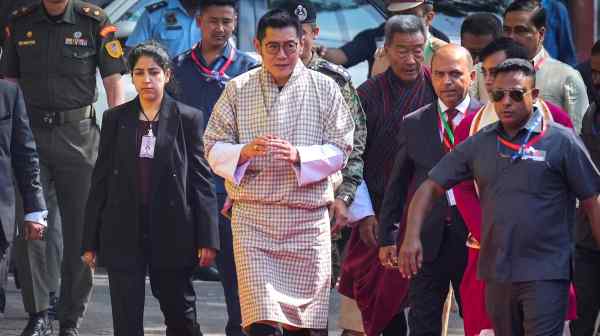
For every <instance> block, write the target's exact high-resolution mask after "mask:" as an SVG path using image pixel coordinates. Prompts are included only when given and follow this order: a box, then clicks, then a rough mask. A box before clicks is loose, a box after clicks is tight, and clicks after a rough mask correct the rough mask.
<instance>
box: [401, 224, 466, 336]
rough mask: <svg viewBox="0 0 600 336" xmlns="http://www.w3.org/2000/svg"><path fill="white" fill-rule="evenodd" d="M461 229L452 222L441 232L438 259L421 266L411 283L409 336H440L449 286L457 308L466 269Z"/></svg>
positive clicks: (409, 292) (463, 237) (462, 231)
mask: <svg viewBox="0 0 600 336" xmlns="http://www.w3.org/2000/svg"><path fill="white" fill-rule="evenodd" d="M461 225H462V223H460V224H459V223H456V222H454V223H453V224H452V225H447V226H446V227H445V228H444V238H443V240H442V245H441V246H440V252H439V254H438V257H437V258H436V259H435V260H433V261H431V262H423V267H422V268H421V270H420V271H419V273H417V275H416V276H415V277H414V278H413V279H412V280H411V282H410V287H409V289H408V298H409V300H410V311H409V312H408V325H409V330H410V334H411V336H425V335H430V336H439V335H441V333H442V313H443V310H444V302H445V301H446V297H447V296H448V291H449V288H450V285H452V288H453V289H454V294H455V296H456V299H457V301H458V304H459V307H460V296H459V293H460V290H459V289H460V282H461V281H462V277H463V273H464V272H465V268H466V267H467V247H466V245H465V243H466V237H465V234H464V227H463V228H461ZM424 243H426V242H424ZM461 315H462V314H461Z"/></svg>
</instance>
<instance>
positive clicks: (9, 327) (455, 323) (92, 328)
mask: <svg viewBox="0 0 600 336" xmlns="http://www.w3.org/2000/svg"><path fill="white" fill-rule="evenodd" d="M194 288H195V290H196V296H197V300H196V305H197V307H198V320H199V323H200V326H201V328H202V332H203V333H204V335H206V336H217V335H218V336H220V335H224V329H225V322H226V319H227V312H226V309H225V301H224V298H223V288H222V287H221V284H220V283H218V282H203V281H195V282H194ZM6 290H7V306H6V312H5V316H4V318H3V319H2V318H1V317H0V336H18V335H19V334H20V333H21V331H22V330H23V328H24V327H25V325H26V324H27V314H26V313H25V311H24V310H23V304H22V301H21V293H20V292H19V290H17V289H16V287H15V284H14V279H13V278H12V276H11V277H10V278H9V284H8V287H7V288H6ZM332 294H333V295H332V296H331V304H330V307H331V313H330V317H329V319H330V322H329V329H330V333H329V334H330V335H339V334H340V332H341V330H339V328H337V323H336V322H337V318H338V314H339V295H338V294H337V293H335V292H333V293H332ZM461 326H462V321H460V318H458V317H457V316H456V314H453V316H452V318H451V323H450V330H451V333H450V335H451V336H458V335H461V334H462V328H461ZM54 327H55V329H54V330H55V332H54V335H57V334H58V332H57V331H58V323H57V322H54ZM144 329H145V334H146V335H164V334H165V327H164V324H163V317H162V313H161V311H160V308H159V306H158V301H156V299H154V297H153V296H152V293H151V292H150V285H149V283H148V281H147V282H146V307H145V312H144ZM80 332H81V336H96V335H112V315H111V308H110V296H109V291H108V279H107V276H106V275H105V274H101V273H100V272H98V273H97V274H96V275H95V276H94V292H93V294H92V301H91V302H90V305H89V306H88V310H87V313H86V316H85V318H84V320H83V323H82V325H81V330H80Z"/></svg>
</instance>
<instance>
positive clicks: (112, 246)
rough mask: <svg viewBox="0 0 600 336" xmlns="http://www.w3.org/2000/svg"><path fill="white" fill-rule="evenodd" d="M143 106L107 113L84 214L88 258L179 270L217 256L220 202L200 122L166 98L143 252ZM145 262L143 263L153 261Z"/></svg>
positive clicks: (197, 112) (197, 113)
mask: <svg viewBox="0 0 600 336" xmlns="http://www.w3.org/2000/svg"><path fill="white" fill-rule="evenodd" d="M140 110H141V107H140V103H139V100H138V98H136V99H134V100H132V101H130V102H128V103H125V104H123V105H121V106H118V107H116V108H113V109H111V110H108V111H107V112H105V114H104V116H103V123H102V125H103V128H102V130H101V136H100V149H99V154H98V161H97V162H96V166H95V167H94V172H93V176H92V186H91V190H90V195H89V199H88V202H87V207H86V215H85V218H86V219H85V230H84V238H83V250H84V251H86V250H92V251H97V253H98V255H99V257H100V260H101V262H102V263H103V264H104V265H105V266H107V267H112V268H128V267H131V266H133V265H135V264H138V263H140V262H147V261H148V262H150V264H151V265H152V266H153V267H154V268H161V269H177V268H186V267H191V266H193V265H195V264H197V262H198V258H197V249H198V248H201V247H210V248H215V249H218V248H219V228H218V217H217V216H218V212H217V200H216V196H215V187H214V183H213V178H212V173H211V171H210V168H209V166H208V163H207V162H206V160H205V158H204V146H203V143H202V134H203V131H204V129H203V127H204V126H203V125H204V121H203V114H202V112H201V111H200V110H197V109H195V108H192V107H190V106H187V105H184V104H182V103H180V102H177V101H175V100H174V99H173V98H171V97H170V96H168V95H167V94H165V96H164V99H163V102H162V105H161V109H160V112H159V117H158V118H159V121H158V131H157V134H156V147H155V152H154V159H153V162H152V176H151V186H150V198H149V205H148V208H149V209H148V214H147V218H148V221H147V223H143V224H144V225H148V229H149V236H148V242H149V244H147V246H145V247H146V248H150V250H151V253H147V251H146V253H145V251H144V250H143V249H141V248H140V247H141V245H142V244H141V241H140V240H141V237H142V223H140V213H139V212H140V210H139V209H140V192H139V185H138V184H139V182H138V181H139V180H138V171H139V166H138V157H139V144H138V137H137V130H138V126H139V111H140ZM149 256H150V259H149V260H145V259H144V258H148V257H149Z"/></svg>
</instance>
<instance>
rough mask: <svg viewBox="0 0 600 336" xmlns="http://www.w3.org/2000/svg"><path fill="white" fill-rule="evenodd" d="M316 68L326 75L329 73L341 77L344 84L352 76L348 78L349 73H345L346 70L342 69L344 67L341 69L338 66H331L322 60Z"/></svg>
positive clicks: (331, 64)
mask: <svg viewBox="0 0 600 336" xmlns="http://www.w3.org/2000/svg"><path fill="white" fill-rule="evenodd" d="M317 66H318V67H319V69H320V70H324V71H326V72H328V73H331V74H334V75H337V76H339V77H341V78H342V79H343V80H344V81H345V82H349V81H350V80H351V79H352V76H350V73H349V72H348V71H346V69H344V67H342V66H340V65H337V64H333V63H331V62H328V61H325V60H322V61H320V62H319V63H318V64H317Z"/></svg>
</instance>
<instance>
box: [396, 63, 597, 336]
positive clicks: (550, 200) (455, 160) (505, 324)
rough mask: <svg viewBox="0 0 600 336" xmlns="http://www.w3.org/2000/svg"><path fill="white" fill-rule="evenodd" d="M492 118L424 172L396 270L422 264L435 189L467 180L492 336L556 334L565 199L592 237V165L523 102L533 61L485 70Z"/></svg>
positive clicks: (561, 311)
mask: <svg viewBox="0 0 600 336" xmlns="http://www.w3.org/2000/svg"><path fill="white" fill-rule="evenodd" d="M493 75H494V85H493V91H492V93H491V97H492V100H493V101H494V105H495V110H496V113H497V114H498V119H499V121H498V122H496V123H494V124H491V125H490V126H488V127H486V128H484V129H483V130H481V131H480V132H479V133H477V134H476V135H474V136H472V137H470V138H469V139H467V140H466V141H464V142H463V143H461V144H459V145H458V146H457V147H456V148H455V150H454V151H452V152H450V153H449V154H447V155H446V156H445V157H444V158H443V159H442V160H441V161H440V163H438V164H437V165H436V167H434V168H433V169H432V170H431V171H430V173H429V179H427V180H426V181H425V182H424V183H423V184H422V185H421V186H420V187H419V189H418V190H417V192H416V193H415V196H414V197H413V201H412V202H411V205H410V208H409V212H408V226H407V230H406V234H405V239H404V242H403V244H402V247H401V250H400V270H401V272H402V273H403V274H404V276H407V277H412V276H415V275H416V274H417V272H418V271H419V269H420V268H421V265H422V255H423V252H422V246H421V240H420V232H421V227H422V223H423V219H424V218H425V217H426V214H427V212H428V210H427V209H429V208H430V206H431V205H432V204H433V202H434V200H435V199H436V198H438V197H440V196H442V195H444V193H445V190H447V189H449V188H452V187H454V186H456V185H457V184H458V183H460V182H461V181H466V180H475V181H476V183H477V186H478V190H479V193H480V195H481V205H482V218H483V221H482V233H481V250H480V251H481V252H480V258H479V264H478V276H479V278H481V279H482V280H483V281H484V282H485V285H486V290H485V297H486V310H487V313H488V314H489V317H490V319H491V321H492V324H493V326H494V332H495V334H496V335H498V336H504V335H517V336H518V335H538V336H559V335H562V332H563V329H564V318H565V315H566V312H567V301H568V300H567V298H568V291H569V279H570V278H571V254H572V252H571V250H572V249H571V246H572V235H571V232H572V228H573V225H574V216H573V214H574V212H575V199H574V197H577V198H578V199H579V203H580V206H581V207H582V209H583V210H584V211H585V213H586V214H587V216H588V218H589V219H590V225H591V228H592V232H593V235H594V237H595V239H596V241H597V242H600V202H599V200H598V193H599V191H600V174H599V173H598V170H597V169H596V167H595V165H594V164H593V163H592V161H591V160H590V158H589V154H588V152H587V151H586V149H585V147H584V146H583V144H582V143H581V141H580V140H579V138H578V137H577V135H576V134H575V133H574V132H573V131H572V130H569V129H567V128H565V127H563V126H561V125H558V124H556V123H554V122H548V121H545V120H544V118H543V116H542V114H541V113H540V111H539V110H538V109H537V108H535V107H534V105H533V102H534V101H535V99H536V98H537V97H538V95H539V90H538V89H536V88H535V70H534V67H533V66H532V65H531V63H529V62H528V61H525V60H520V59H508V60H506V61H504V62H503V63H501V64H500V65H498V66H497V67H496V70H495V71H494V74H493Z"/></svg>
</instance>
